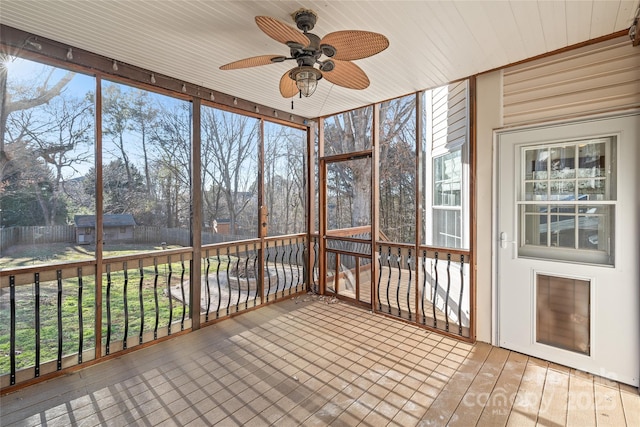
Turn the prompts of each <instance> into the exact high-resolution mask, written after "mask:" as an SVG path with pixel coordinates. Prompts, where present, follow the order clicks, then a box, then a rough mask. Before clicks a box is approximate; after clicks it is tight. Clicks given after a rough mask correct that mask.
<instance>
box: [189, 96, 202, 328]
mask: <svg viewBox="0 0 640 427" xmlns="http://www.w3.org/2000/svg"><path fill="white" fill-rule="evenodd" d="M200 106H201V103H200V98H193V102H192V104H191V126H192V128H191V227H190V236H189V238H190V244H191V249H192V256H191V268H190V270H189V276H190V277H189V287H190V289H189V310H190V316H191V329H193V330H196V329H200V297H201V291H202V289H201V288H202V274H201V270H202V172H201V169H200V168H201V162H200V157H201V144H200Z"/></svg>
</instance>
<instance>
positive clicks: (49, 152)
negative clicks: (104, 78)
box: [10, 95, 93, 225]
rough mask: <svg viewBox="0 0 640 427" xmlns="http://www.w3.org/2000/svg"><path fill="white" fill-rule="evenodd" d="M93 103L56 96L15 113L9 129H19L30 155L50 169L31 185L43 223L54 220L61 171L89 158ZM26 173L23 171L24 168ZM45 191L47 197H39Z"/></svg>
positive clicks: (62, 181)
mask: <svg viewBox="0 0 640 427" xmlns="http://www.w3.org/2000/svg"><path fill="white" fill-rule="evenodd" d="M92 109H93V103H92V101H91V100H90V99H89V97H86V98H84V99H83V98H72V97H70V96H66V95H60V96H58V97H56V98H54V99H52V100H51V101H49V103H47V104H45V105H43V106H41V107H38V108H32V109H30V110H27V111H23V113H24V114H15V115H13V116H12V118H11V119H10V121H11V128H14V129H22V132H24V138H25V141H26V142H27V147H28V148H29V150H30V152H31V153H32V155H33V156H34V157H35V158H37V159H41V160H42V161H43V162H44V164H45V165H47V166H49V168H50V170H51V171H52V172H51V174H50V179H49V180H48V182H47V183H46V185H45V184H44V183H43V184H42V185H40V186H37V187H35V189H34V190H35V195H36V197H37V198H38V201H39V204H40V207H41V209H42V212H43V217H44V220H45V224H46V225H53V224H54V223H55V218H56V213H57V212H58V207H59V204H60V203H61V202H62V198H63V197H64V195H65V188H64V184H65V170H67V172H68V173H67V175H70V173H69V172H70V171H69V170H71V171H74V172H76V173H77V172H78V169H77V168H78V167H79V166H81V165H82V164H85V163H87V162H88V161H90V160H92V158H93V153H92V151H91V148H92V142H93V135H92V130H93V115H92ZM25 173H26V171H25ZM44 193H47V195H48V197H47V199H48V200H45V198H44V197H43V195H44Z"/></svg>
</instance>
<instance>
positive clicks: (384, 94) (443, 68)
mask: <svg viewBox="0 0 640 427" xmlns="http://www.w3.org/2000/svg"><path fill="white" fill-rule="evenodd" d="M0 2H1V5H0V8H1V12H0V23H2V24H5V25H8V26H12V27H16V28H19V29H21V30H24V31H28V32H31V33H34V34H37V35H40V36H42V37H45V38H50V39H53V40H56V41H59V42H62V43H66V44H69V45H71V46H76V47H78V48H80V49H86V50H88V51H92V52H95V53H98V54H100V55H104V56H106V57H108V58H113V59H116V60H117V61H118V62H119V63H128V64H132V65H135V66H138V67H142V68H146V69H149V70H150V71H153V72H155V73H158V74H166V75H169V76H171V77H174V78H176V79H179V80H183V81H185V82H190V83H193V84H197V85H201V86H205V87H208V88H211V89H213V90H216V91H219V92H224V93H228V94H230V95H234V96H237V97H239V98H243V99H246V100H249V101H252V102H256V103H258V104H262V105H267V106H269V107H272V108H274V109H281V110H282V109H284V110H289V109H290V107H291V100H290V99H284V98H282V97H281V96H280V94H279V90H278V82H279V80H280V77H281V76H282V75H283V74H284V73H285V72H286V71H287V70H288V69H290V68H292V67H293V66H294V63H293V61H286V62H285V63H282V64H271V65H266V66H262V67H256V68H251V69H246V70H233V71H221V70H219V67H220V65H223V64H226V63H229V62H232V61H235V60H239V59H243V58H247V57H250V56H257V55H264V54H275V55H287V54H288V48H287V47H286V46H285V45H283V44H280V43H278V42H276V41H274V40H272V39H271V38H269V37H268V36H267V35H265V34H264V33H262V31H260V29H259V28H258V27H257V26H256V24H255V20H254V18H255V16H258V15H266V16H271V17H274V18H277V19H279V20H281V21H284V22H286V23H288V24H289V25H291V26H292V27H295V23H294V22H293V20H292V18H291V17H290V15H291V13H293V12H294V11H296V10H297V9H299V8H302V7H305V8H311V9H314V10H315V11H316V12H317V13H318V22H317V24H316V27H315V28H314V30H313V31H312V32H313V33H315V34H317V35H318V36H320V37H322V36H324V35H326V34H328V33H330V32H333V31H339V30H347V29H351V30H368V31H375V32H379V33H382V34H385V35H386V36H387V37H388V38H389V40H390V46H389V48H388V49H387V50H385V51H383V52H382V53H380V54H378V55H375V56H373V57H371V58H366V59H362V60H358V61H354V62H355V63H356V64H357V65H358V66H360V67H361V68H362V69H363V70H364V71H365V72H366V73H367V75H368V76H369V79H370V81H371V86H370V87H369V88H367V89H365V90H362V91H357V90H350V89H345V88H342V87H339V86H335V85H333V84H331V83H330V82H328V81H327V80H324V79H323V80H321V81H320V82H319V85H318V89H317V91H316V93H315V94H314V95H313V96H312V97H310V98H307V99H298V98H294V106H295V109H294V112H295V113H296V114H299V115H301V116H305V117H317V116H321V115H328V114H332V113H335V112H340V111H346V110H349V109H352V108H357V107H359V106H362V105H366V104H369V103H373V102H376V101H381V100H387V99H392V98H394V97H397V96H402V95H406V94H408V93H411V92H414V91H417V90H422V89H427V88H433V87H436V86H440V85H443V84H446V83H448V82H450V81H453V80H457V79H460V78H464V77H468V76H470V75H473V74H477V73H481V72H483V71H486V70H489V69H495V68H499V67H502V66H505V65H507V64H509V63H513V62H517V61H520V60H523V59H525V58H527V57H531V56H537V55H540V54H544V53H546V52H549V51H553V50H556V49H559V48H562V47H566V46H568V45H572V44H575V43H579V42H584V41H587V40H589V39H592V38H596V37H600V36H604V35H608V34H611V33H613V32H616V31H619V30H623V29H626V28H628V27H629V25H630V24H631V21H632V18H633V15H634V13H635V11H636V9H637V7H638V3H639V0H611V1H602V0H597V1H594V0H583V1H572V0H556V1H550V2H547V1H542V2H537V1H535V0H508V1H489V0H478V1H389V0H387V1H322V2H319V1H288V0H283V1H279V0H265V1H255V0H253V1H252V0H247V1H211V0H163V1H141V0H126V1H122V0H121V1H116V0H103V1H77V0H47V1H44V0H0Z"/></svg>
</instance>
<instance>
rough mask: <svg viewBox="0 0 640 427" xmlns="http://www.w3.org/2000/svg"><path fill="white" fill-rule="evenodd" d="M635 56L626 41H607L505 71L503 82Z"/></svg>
mask: <svg viewBox="0 0 640 427" xmlns="http://www.w3.org/2000/svg"><path fill="white" fill-rule="evenodd" d="M628 55H630V56H637V52H635V51H634V50H633V49H631V44H630V43H629V41H628V39H626V38H625V39H623V40H620V39H619V38H618V39H614V40H608V41H605V42H602V43H598V44H597V45H592V46H585V47H582V48H578V49H575V50H571V51H568V52H563V53H559V54H557V55H553V56H549V57H546V58H541V59H538V60H536V61H531V62H526V63H524V64H520V65H515V66H513V67H509V68H507V69H505V71H504V76H505V81H508V82H509V83H515V82H518V81H527V80H530V79H531V78H532V77H535V76H537V75H548V74H552V75H553V74H557V73H560V72H562V71H563V70H567V69H572V68H575V67H581V68H582V67H587V66H590V65H592V64H594V63H598V62H603V61H607V60H609V59H613V58H616V57H620V56H628Z"/></svg>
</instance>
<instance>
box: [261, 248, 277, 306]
mask: <svg viewBox="0 0 640 427" xmlns="http://www.w3.org/2000/svg"><path fill="white" fill-rule="evenodd" d="M265 252H266V254H267V256H266V257H265V259H264V265H265V269H264V270H265V274H266V275H267V302H269V295H270V294H271V274H270V272H269V255H271V254H270V252H269V242H265ZM276 292H278V289H277V288H276Z"/></svg>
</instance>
